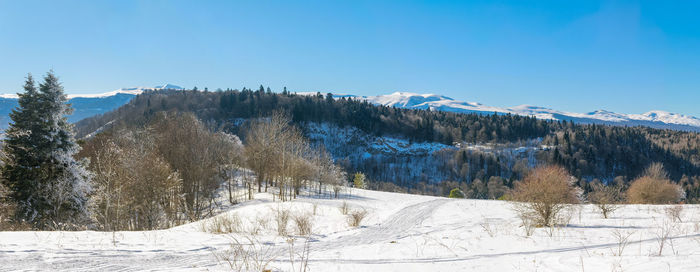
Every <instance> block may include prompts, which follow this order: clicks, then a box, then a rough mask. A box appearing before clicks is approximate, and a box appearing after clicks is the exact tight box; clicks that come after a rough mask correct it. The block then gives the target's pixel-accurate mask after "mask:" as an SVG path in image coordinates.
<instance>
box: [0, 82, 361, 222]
mask: <svg viewBox="0 0 700 272" xmlns="http://www.w3.org/2000/svg"><path fill="white" fill-rule="evenodd" d="M34 84H35V83H34V81H33V79H32V77H31V75H29V76H28V77H27V81H26V83H25V87H24V89H25V91H24V93H21V94H19V96H20V99H19V106H18V108H17V109H15V110H14V111H13V113H12V114H11V118H12V121H13V122H12V124H11V125H10V128H9V129H8V130H7V131H6V139H5V140H4V141H3V146H2V151H3V152H2V155H3V156H2V159H3V160H2V162H3V164H2V168H1V174H2V176H1V179H0V180H1V182H0V228H2V229H46V230H56V229H65V230H74V229H97V230H106V231H115V230H150V229H161V228H169V227H172V226H176V225H179V224H183V223H186V222H192V221H197V220H200V219H203V218H206V217H210V216H212V215H214V214H215V212H216V209H217V208H218V207H219V206H221V205H223V204H222V203H221V199H220V198H221V196H224V197H225V198H226V201H227V202H229V204H236V203H238V202H240V201H243V200H245V199H246V198H247V199H252V198H253V196H254V193H255V192H256V191H257V192H262V191H265V192H270V193H273V194H274V195H275V197H276V198H277V199H279V200H281V201H286V200H290V199H292V198H296V197H297V196H298V195H299V194H301V193H304V192H306V193H307V194H309V193H316V194H319V195H327V196H331V197H333V196H335V197H338V196H339V193H340V190H341V189H342V188H343V187H344V186H346V185H347V184H348V181H349V180H348V177H347V174H345V172H344V171H343V170H342V169H341V168H340V167H339V166H337V165H335V164H334V162H333V160H332V159H331V157H330V155H329V154H328V153H327V152H325V151H324V150H321V149H316V148H314V147H312V146H311V145H309V144H308V141H307V140H306V139H305V138H304V137H303V135H302V134H301V133H300V132H299V130H298V129H297V128H296V127H294V126H293V125H292V124H291V120H290V119H289V118H288V117H287V115H286V114H285V113H283V112H275V113H273V114H271V115H270V116H268V117H265V118H257V119H254V120H249V121H248V122H247V123H246V124H245V129H242V130H241V133H243V134H244V135H246V137H245V139H246V140H245V141H241V140H240V139H239V137H238V136H236V135H234V134H231V133H227V132H225V131H222V130H217V129H214V128H212V127H211V126H208V125H207V124H206V123H204V122H202V121H200V119H199V118H198V117H197V116H195V115H194V114H192V113H190V112H179V111H158V112H154V113H153V114H152V115H149V116H147V118H144V119H142V120H141V122H133V123H127V122H122V123H119V124H115V125H114V126H111V127H110V128H108V129H104V130H101V131H100V132H99V133H96V134H94V135H91V136H90V137H86V138H83V139H81V140H79V141H77V140H76V139H75V137H74V132H73V127H72V125H70V124H69V123H68V122H67V121H66V117H65V116H66V115H67V114H69V113H70V106H69V105H67V104H66V97H65V95H64V93H63V88H62V87H61V85H60V83H59V81H58V78H57V77H56V76H55V75H54V74H53V73H52V72H49V73H48V74H47V75H46V77H44V82H43V83H41V84H40V85H39V88H38V89H37V88H35V86H34ZM78 143H79V144H78Z"/></svg>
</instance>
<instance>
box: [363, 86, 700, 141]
mask: <svg viewBox="0 0 700 272" xmlns="http://www.w3.org/2000/svg"><path fill="white" fill-rule="evenodd" d="M358 98H359V99H363V100H367V101H368V102H370V103H373V104H377V105H384V106H389V107H399V108H408V109H427V110H440V111H451V112H461V113H481V114H494V113H497V114H515V115H523V116H532V117H535V118H538V119H546V120H567V121H574V122H578V123H584V124H592V123H598V124H609V125H626V126H648V127H654V128H670V129H678V130H691V131H698V132H700V118H697V117H693V116H688V115H682V114H677V113H669V112H665V111H659V110H654V111H649V112H646V113H643V114H624V113H615V112H611V111H608V110H602V109H601V110H596V111H592V112H588V113H575V112H565V111H559V110H554V109H550V108H546V107H540V106H533V105H519V106H515V107H511V108H500V107H492V106H487V105H483V104H481V103H476V102H463V101H457V100H454V99H452V98H450V97H447V96H442V95H437V94H418V93H410V92H394V93H392V94H388V95H378V96H363V97H358Z"/></svg>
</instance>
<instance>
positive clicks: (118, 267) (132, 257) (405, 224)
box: [0, 199, 449, 271]
mask: <svg viewBox="0 0 700 272" xmlns="http://www.w3.org/2000/svg"><path fill="white" fill-rule="evenodd" d="M447 201H449V200H447V199H435V200H429V201H424V202H420V203H416V204H413V205H410V206H407V207H404V208H403V209H401V210H399V211H398V212H396V213H394V214H393V215H391V216H390V217H389V218H388V219H386V220H385V221H383V222H382V223H380V224H378V225H374V226H369V227H366V228H364V229H362V230H361V231H359V232H355V233H352V234H348V235H345V236H340V237H338V238H336V239H329V240H320V241H316V242H311V243H310V244H309V247H310V250H311V252H320V251H326V250H332V249H337V248H342V247H347V246H357V245H366V244H374V243H381V242H386V241H390V240H398V239H401V238H403V237H406V236H409V235H410V234H409V232H410V231H411V229H413V228H414V227H416V226H419V225H420V224H421V223H422V222H423V221H424V220H425V219H427V218H428V217H430V216H431V215H432V213H433V211H434V210H435V209H436V208H438V207H439V206H440V205H442V204H444V203H446V202H447ZM287 250H288V249H287V247H286V245H279V246H276V247H275V249H274V251H275V254H273V255H275V256H279V257H283V256H285V254H286V252H287ZM136 251H138V250H136ZM214 252H215V251H214V249H213V248H198V249H190V250H174V251H171V250H164V251H158V252H148V251H147V250H144V251H143V252H139V253H141V254H138V253H136V252H129V251H122V250H95V251H84V250H75V251H69V252H65V251H53V250H50V251H44V252H36V254H32V255H33V256H32V255H29V256H26V255H25V256H21V257H20V256H17V257H20V258H13V257H11V256H0V261H2V262H4V265H5V266H4V267H0V270H4V269H9V270H13V271H14V270H36V269H50V270H52V271H143V270H161V271H162V270H169V269H192V268H194V269H206V267H208V266H211V265H216V264H218V262H217V261H216V260H215V259H216V258H215V256H214ZM143 253H145V254H143ZM31 259H39V260H41V261H38V262H37V260H34V261H30V260H31ZM28 261H29V263H32V264H33V265H32V267H27V266H26V264H27V263H28ZM278 261H285V259H284V258H281V259H280V260H278ZM310 261H312V262H313V261H314V260H310ZM319 261H321V260H319Z"/></svg>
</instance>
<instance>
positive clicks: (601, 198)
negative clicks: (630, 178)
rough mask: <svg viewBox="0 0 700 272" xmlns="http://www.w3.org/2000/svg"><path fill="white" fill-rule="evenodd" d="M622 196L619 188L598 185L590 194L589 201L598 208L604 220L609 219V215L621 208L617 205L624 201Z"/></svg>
mask: <svg viewBox="0 0 700 272" xmlns="http://www.w3.org/2000/svg"><path fill="white" fill-rule="evenodd" d="M621 194H622V193H621V192H620V187H618V186H606V185H603V184H596V185H595V186H593V191H592V192H590V193H589V194H588V199H589V200H590V201H591V203H593V204H595V205H596V207H598V209H599V210H600V213H601V214H602V215H603V218H608V215H610V213H612V212H614V211H615V210H617V208H618V207H619V206H618V205H617V204H619V203H620V202H621V200H622V196H621Z"/></svg>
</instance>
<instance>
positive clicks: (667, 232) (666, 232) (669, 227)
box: [654, 220, 678, 256]
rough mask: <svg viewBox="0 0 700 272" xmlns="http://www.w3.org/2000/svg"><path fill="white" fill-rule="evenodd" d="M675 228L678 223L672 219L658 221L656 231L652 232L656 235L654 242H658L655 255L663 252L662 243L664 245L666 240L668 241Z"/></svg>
mask: <svg viewBox="0 0 700 272" xmlns="http://www.w3.org/2000/svg"><path fill="white" fill-rule="evenodd" d="M677 229H678V225H677V223H675V222H673V221H670V220H663V221H661V222H660V223H659V225H658V226H657V229H656V233H654V235H656V242H657V243H658V244H659V251H658V252H657V254H656V255H657V256H661V254H663V252H664V245H666V242H667V241H669V239H670V238H671V237H673V234H674V233H675V232H676V230H677ZM671 245H673V244H671ZM674 251H675V250H674Z"/></svg>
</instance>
